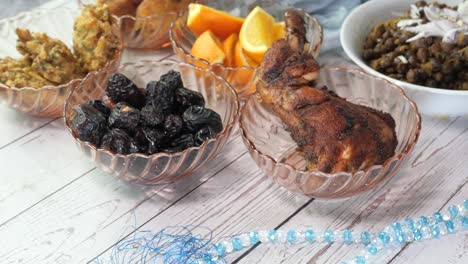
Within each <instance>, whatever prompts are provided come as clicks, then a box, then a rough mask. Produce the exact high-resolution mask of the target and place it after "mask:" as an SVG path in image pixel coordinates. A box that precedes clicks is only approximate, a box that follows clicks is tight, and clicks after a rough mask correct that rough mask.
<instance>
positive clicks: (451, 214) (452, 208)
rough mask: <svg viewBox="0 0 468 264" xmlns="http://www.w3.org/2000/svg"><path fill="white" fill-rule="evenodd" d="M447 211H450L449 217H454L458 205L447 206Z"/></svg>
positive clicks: (456, 213) (456, 214)
mask: <svg viewBox="0 0 468 264" xmlns="http://www.w3.org/2000/svg"><path fill="white" fill-rule="evenodd" d="M448 211H449V213H450V218H452V219H454V218H456V217H457V216H458V207H456V206H455V205H451V206H449V207H448Z"/></svg>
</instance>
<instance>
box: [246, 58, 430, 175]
mask: <svg viewBox="0 0 468 264" xmlns="http://www.w3.org/2000/svg"><path fill="white" fill-rule="evenodd" d="M322 70H326V71H336V70H345V71H352V72H356V73H359V74H361V75H364V76H366V77H367V78H369V79H377V80H380V81H383V82H386V83H387V84H388V85H390V86H391V87H393V89H397V90H398V91H399V92H400V94H401V95H402V97H403V99H404V100H405V101H406V102H408V103H409V104H410V105H411V107H412V108H413V110H414V112H415V113H416V128H415V132H414V134H413V135H412V138H411V139H410V140H409V141H408V144H407V146H406V148H405V149H404V150H402V152H401V153H399V154H396V155H394V156H392V157H390V158H388V159H387V160H385V162H384V163H383V164H380V165H373V166H371V167H369V168H367V169H365V170H359V171H357V172H355V173H354V174H353V173H350V172H345V171H339V172H335V173H326V172H323V171H307V170H301V169H296V168H294V167H293V166H292V165H290V164H288V163H284V162H277V161H276V160H275V159H273V158H272V157H271V156H269V155H266V154H263V153H262V152H261V151H259V150H258V149H257V148H256V147H255V144H254V143H253V142H252V141H251V140H250V139H249V138H248V137H247V133H246V132H245V130H244V127H243V122H242V120H243V117H244V110H245V109H246V107H247V104H248V103H249V101H250V100H256V99H255V97H256V96H257V93H253V94H251V95H250V96H249V98H248V99H247V100H246V101H245V104H244V106H243V107H242V109H241V111H240V116H239V130H240V134H241V136H242V138H243V139H244V142H246V143H247V145H248V146H247V148H248V149H249V150H251V151H254V152H255V153H256V154H257V155H258V156H259V157H260V158H261V159H263V160H268V161H270V162H271V163H272V164H274V166H275V167H277V166H279V167H284V168H286V169H287V170H288V171H293V172H294V173H296V174H299V173H300V174H304V175H305V176H320V177H325V178H335V177H341V176H348V177H351V176H353V175H357V174H360V173H364V174H368V172H369V171H373V170H376V169H379V170H382V169H383V168H385V167H387V166H389V165H390V164H392V163H393V161H397V160H400V159H402V158H403V157H405V156H406V155H408V154H409V153H410V152H411V150H412V149H413V147H414V145H416V143H417V142H418V139H419V136H420V133H421V114H420V113H419V110H418V106H417V105H416V103H415V102H414V101H413V100H411V99H410V98H409V97H408V96H407V95H406V93H405V91H404V90H403V89H402V88H401V87H400V86H398V85H396V84H394V83H392V82H390V81H388V80H386V79H384V78H380V77H376V76H374V75H371V74H369V73H366V72H365V71H364V70H362V69H360V68H357V67H324V68H322V69H321V71H322Z"/></svg>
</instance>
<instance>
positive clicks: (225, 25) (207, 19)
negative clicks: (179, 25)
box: [187, 4, 244, 40]
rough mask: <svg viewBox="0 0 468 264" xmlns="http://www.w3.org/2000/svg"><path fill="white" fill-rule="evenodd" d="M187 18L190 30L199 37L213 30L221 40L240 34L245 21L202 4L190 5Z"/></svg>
mask: <svg viewBox="0 0 468 264" xmlns="http://www.w3.org/2000/svg"><path fill="white" fill-rule="evenodd" d="M188 10H189V13H188V18H187V26H188V28H189V29H190V30H191V31H192V32H194V33H195V34H197V35H200V34H202V33H203V32H205V31H207V30H211V31H212V32H213V33H214V34H215V35H216V36H218V37H219V38H220V39H223V40H224V39H226V38H227V37H229V36H230V35H231V34H233V33H239V31H240V29H241V27H242V24H243V23H244V19H242V18H240V17H236V16H233V15H231V14H229V13H226V12H223V11H219V10H216V9H213V8H211V7H208V6H204V5H201V4H190V5H189V7H188Z"/></svg>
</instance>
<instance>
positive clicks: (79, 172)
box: [0, 119, 94, 225]
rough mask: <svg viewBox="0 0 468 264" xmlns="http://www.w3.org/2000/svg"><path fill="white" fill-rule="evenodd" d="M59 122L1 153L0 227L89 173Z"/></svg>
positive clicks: (88, 168) (59, 120) (23, 138)
mask: <svg viewBox="0 0 468 264" xmlns="http://www.w3.org/2000/svg"><path fill="white" fill-rule="evenodd" d="M93 167H94V164H91V163H90V162H89V161H88V160H87V159H85V157H84V156H83V155H82V154H81V152H80V151H79V150H78V149H77V148H76V146H75V143H74V142H73V140H72V137H71V136H70V135H69V134H68V132H66V131H65V127H64V125H63V120H62V119H57V120H55V121H53V122H52V123H49V124H48V125H47V126H46V127H43V128H42V129H39V130H36V131H34V132H32V133H30V134H27V135H26V136H24V137H21V138H19V139H18V140H17V141H15V142H14V143H12V144H10V145H8V147H6V148H4V149H1V150H0V168H2V173H1V175H0V180H1V182H2V184H0V211H1V212H2V213H1V214H0V225H1V224H3V223H5V222H6V221H8V219H11V218H12V217H14V216H15V215H17V214H19V213H21V212H22V211H24V210H27V209H28V208H30V207H31V206H33V205H34V204H36V203H37V202H38V201H41V200H43V199H44V198H46V197H48V196H49V195H50V194H51V193H53V192H55V191H57V190H58V189H60V188H62V187H63V186H64V185H66V184H69V183H70V182H72V181H73V180H75V179H76V178H78V177H81V176H83V175H84V174H85V173H86V172H88V171H89V170H91V169H92V168H93Z"/></svg>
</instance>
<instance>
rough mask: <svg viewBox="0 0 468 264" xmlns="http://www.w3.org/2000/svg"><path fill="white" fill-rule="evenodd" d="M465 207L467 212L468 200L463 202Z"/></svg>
mask: <svg viewBox="0 0 468 264" xmlns="http://www.w3.org/2000/svg"><path fill="white" fill-rule="evenodd" d="M463 207H465V210H468V199H465V200H464V201H463Z"/></svg>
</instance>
